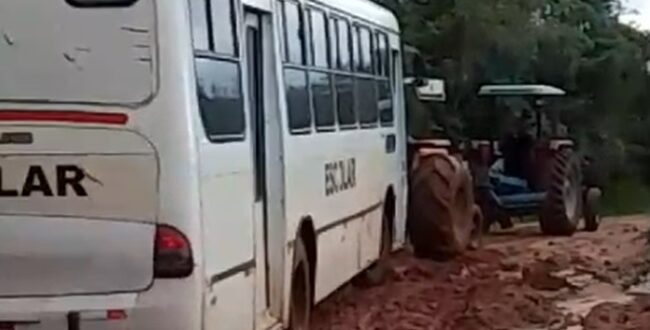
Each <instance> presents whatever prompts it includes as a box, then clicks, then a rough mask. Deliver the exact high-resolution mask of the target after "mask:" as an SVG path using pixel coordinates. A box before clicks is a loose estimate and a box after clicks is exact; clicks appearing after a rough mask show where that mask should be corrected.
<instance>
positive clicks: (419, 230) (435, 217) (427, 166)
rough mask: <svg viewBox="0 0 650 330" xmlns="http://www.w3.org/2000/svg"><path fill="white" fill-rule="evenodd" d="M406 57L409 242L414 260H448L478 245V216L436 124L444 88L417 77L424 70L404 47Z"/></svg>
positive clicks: (465, 171)
mask: <svg viewBox="0 0 650 330" xmlns="http://www.w3.org/2000/svg"><path fill="white" fill-rule="evenodd" d="M405 55H406V56H405V59H406V60H405V72H406V78H405V89H404V90H405V93H406V108H407V118H408V125H407V131H408V135H409V141H408V166H409V209H408V220H407V230H408V236H409V239H410V242H411V245H412V246H413V249H414V252H415V254H416V255H417V256H419V257H423V258H430V259H438V260H441V259H442V260H444V259H449V258H451V257H454V256H456V255H458V254H461V253H463V252H464V251H465V250H467V249H468V248H476V247H478V246H479V245H480V237H481V234H482V230H481V228H482V227H483V226H482V215H481V212H480V208H479V207H478V205H476V204H475V200H474V190H473V184H472V177H471V173H470V171H469V168H468V167H467V163H466V162H465V161H464V159H463V156H462V152H461V150H460V148H459V147H458V145H456V144H455V143H452V141H451V139H450V138H449V136H448V132H446V129H445V128H444V126H445V125H444V124H442V123H440V121H443V120H444V118H443V117H444V116H445V114H444V111H445V109H444V102H445V99H446V94H445V82H444V80H441V79H431V78H422V77H421V74H422V73H423V72H424V73H425V74H426V73H427V71H428V70H426V64H425V63H424V61H423V60H422V58H421V56H420V54H419V52H418V51H417V50H416V49H415V48H413V47H408V46H405ZM436 117H437V118H436Z"/></svg>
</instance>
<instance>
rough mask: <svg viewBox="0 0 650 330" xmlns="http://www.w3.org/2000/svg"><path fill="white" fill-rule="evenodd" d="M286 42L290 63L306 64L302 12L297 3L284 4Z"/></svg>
mask: <svg viewBox="0 0 650 330" xmlns="http://www.w3.org/2000/svg"><path fill="white" fill-rule="evenodd" d="M284 21H285V29H286V31H285V40H286V41H285V42H286V47H287V56H288V59H287V60H288V61H289V62H291V63H295V64H305V48H304V43H303V28H302V11H301V10H300V6H299V5H298V4H297V3H294V2H291V1H287V2H285V4H284Z"/></svg>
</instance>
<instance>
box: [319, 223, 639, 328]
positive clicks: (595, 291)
mask: <svg viewBox="0 0 650 330" xmlns="http://www.w3.org/2000/svg"><path fill="white" fill-rule="evenodd" d="M649 231H650V217H645V216H634V217H626V218H618V219H608V220H606V222H605V224H604V226H603V228H601V230H600V231H599V232H598V233H579V234H577V235H576V236H574V237H571V238H548V237H543V236H541V234H540V233H539V229H538V227H537V226H535V225H531V226H518V227H517V228H515V229H514V230H511V231H506V232H500V233H496V234H493V235H492V236H490V237H488V238H486V240H485V246H484V248H483V249H482V250H480V251H475V252H470V253H468V254H467V255H465V256H463V257H460V258H458V259H457V260H454V261H450V262H447V263H435V262H431V261H423V260H418V259H415V258H413V257H412V256H411V255H410V254H409V253H408V251H404V252H399V253H397V254H396V255H395V256H393V257H392V259H391V261H390V263H389V265H388V269H389V275H388V276H387V279H386V280H385V282H384V283H383V284H382V285H379V286H373V287H368V286H359V285H348V286H347V287H344V288H342V289H341V290H339V292H337V293H335V294H333V295H332V296H331V297H330V298H328V299H327V300H326V301H325V302H323V303H322V304H320V305H319V306H317V307H316V308H315V311H314V315H313V323H312V328H313V329H318V330H320V329H322V330H325V329H328V330H330V329H331V330H347V329H355V330H366V329H368V330H370V329H373V330H375V329H376V330H380V329H387V330H388V329H391V330H402V329H403V330H410V329H432V330H470V329H471V330H479V329H522V330H523V329H531V330H532V329H570V330H578V329H586V330H618V329H626V330H628V329H630V330H631V329H634V330H636V329H639V330H646V329H647V330H650V289H649V288H650V285H646V286H644V285H643V283H644V282H645V283H650V279H648V278H647V276H645V274H647V273H648V272H650V261H649V260H650V257H649V256H650V254H649V253H648V251H649V250H648V239H650V235H648V232H649Z"/></svg>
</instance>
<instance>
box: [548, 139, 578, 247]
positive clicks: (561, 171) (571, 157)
mask: <svg viewBox="0 0 650 330" xmlns="http://www.w3.org/2000/svg"><path fill="white" fill-rule="evenodd" d="M551 171H552V172H551V175H550V182H549V186H548V190H547V193H546V200H545V201H544V204H543V205H542V210H541V214H540V217H539V220H540V225H541V227H542V231H543V232H544V234H546V235H560V236H571V235H573V234H574V233H575V232H576V230H577V228H578V223H579V222H580V218H581V217H582V214H581V213H582V173H581V170H580V162H579V161H578V158H577V157H576V155H575V154H574V153H573V151H572V150H570V149H564V150H560V151H558V152H557V153H556V154H555V159H554V160H553V166H552V169H551Z"/></svg>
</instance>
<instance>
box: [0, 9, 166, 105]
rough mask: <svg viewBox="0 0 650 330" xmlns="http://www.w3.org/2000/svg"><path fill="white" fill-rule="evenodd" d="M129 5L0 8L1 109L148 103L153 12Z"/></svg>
mask: <svg viewBox="0 0 650 330" xmlns="http://www.w3.org/2000/svg"><path fill="white" fill-rule="evenodd" d="M131 2H132V3H129V2H128V1H122V0H113V1H109V0H94V1H90V0H68V1H66V0H47V1H24V0H2V1H0V54H2V56H0V101H21V102H54V103H81V104H120V105H123V104H126V105H132V104H139V103H143V102H145V101H147V100H148V99H149V98H150V97H151V96H152V94H153V93H154V91H155V86H156V81H155V77H156V74H155V72H156V71H155V70H156V52H157V49H156V30H155V17H154V15H155V11H154V5H153V0H138V1H135V2H133V1H131ZM72 4H78V5H79V7H77V6H74V5H72ZM83 4H86V6H83ZM90 4H95V5H97V6H99V7H102V8H94V7H90V6H89V5H90ZM111 4H112V5H117V4H122V5H128V7H126V8H111V7H110V6H109V5H111ZM106 6H109V7H108V8H105V7H106ZM82 7H84V8H82ZM25 17H29V19H25ZM45 22H50V23H47V24H51V25H52V26H54V27H55V28H46V25H47V24H46V23H45ZM38 24H46V25H42V28H39V27H38Z"/></svg>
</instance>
